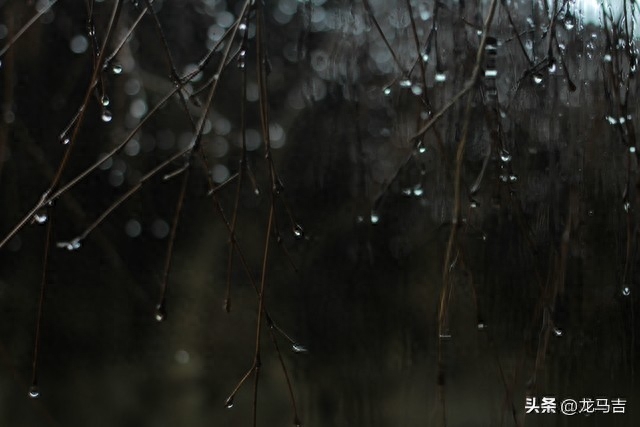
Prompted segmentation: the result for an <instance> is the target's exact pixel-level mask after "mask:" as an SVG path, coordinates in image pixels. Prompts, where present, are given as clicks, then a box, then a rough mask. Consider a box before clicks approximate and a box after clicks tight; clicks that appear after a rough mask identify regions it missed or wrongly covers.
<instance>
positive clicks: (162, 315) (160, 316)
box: [154, 302, 167, 322]
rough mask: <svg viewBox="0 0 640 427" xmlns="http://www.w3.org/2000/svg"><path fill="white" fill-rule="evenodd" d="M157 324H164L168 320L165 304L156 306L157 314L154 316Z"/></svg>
mask: <svg viewBox="0 0 640 427" xmlns="http://www.w3.org/2000/svg"><path fill="white" fill-rule="evenodd" d="M154 317H155V319H156V322H164V321H165V320H166V319H167V310H166V308H165V307H164V302H162V303H160V304H158V305H156V312H155V315H154Z"/></svg>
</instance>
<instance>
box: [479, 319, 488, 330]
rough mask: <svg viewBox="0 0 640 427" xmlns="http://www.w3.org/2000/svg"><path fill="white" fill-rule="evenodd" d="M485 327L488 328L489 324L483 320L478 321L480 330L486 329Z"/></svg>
mask: <svg viewBox="0 0 640 427" xmlns="http://www.w3.org/2000/svg"><path fill="white" fill-rule="evenodd" d="M485 329H487V324H486V323H484V322H483V321H482V320H480V321H478V330H479V331H484V330H485Z"/></svg>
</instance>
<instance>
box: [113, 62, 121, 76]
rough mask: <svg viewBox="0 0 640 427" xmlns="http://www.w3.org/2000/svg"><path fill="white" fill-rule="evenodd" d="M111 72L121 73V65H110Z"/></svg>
mask: <svg viewBox="0 0 640 427" xmlns="http://www.w3.org/2000/svg"><path fill="white" fill-rule="evenodd" d="M111 72H112V73H113V74H115V75H119V74H122V65H120V64H113V65H112V66H111Z"/></svg>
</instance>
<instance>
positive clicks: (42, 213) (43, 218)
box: [33, 208, 49, 224]
mask: <svg viewBox="0 0 640 427" xmlns="http://www.w3.org/2000/svg"><path fill="white" fill-rule="evenodd" d="M48 219H49V214H48V212H47V208H40V209H38V211H37V212H36V213H35V214H33V222H35V223H36V224H44V223H46V222H47V220H48Z"/></svg>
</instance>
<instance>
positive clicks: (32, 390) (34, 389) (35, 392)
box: [28, 384, 40, 399]
mask: <svg viewBox="0 0 640 427" xmlns="http://www.w3.org/2000/svg"><path fill="white" fill-rule="evenodd" d="M28 395H29V397H30V398H32V399H37V398H39V397H40V389H39V388H38V386H37V385H36V384H33V385H31V387H29V394H28Z"/></svg>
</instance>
